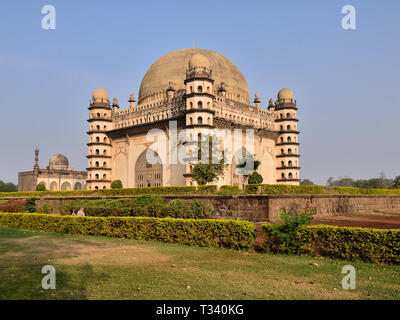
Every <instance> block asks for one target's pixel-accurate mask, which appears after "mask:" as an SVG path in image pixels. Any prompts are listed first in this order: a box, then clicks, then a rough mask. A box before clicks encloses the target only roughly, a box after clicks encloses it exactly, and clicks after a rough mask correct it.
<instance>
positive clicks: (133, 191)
mask: <svg viewBox="0 0 400 320" xmlns="http://www.w3.org/2000/svg"><path fill="white" fill-rule="evenodd" d="M217 190H218V188H217V186H214V185H210V186H208V185H207V186H178V187H148V188H126V189H99V190H74V191H40V192H39V191H32V192H0V197H18V198H22V197H75V196H104V197H106V196H135V195H143V194H159V195H168V194H170V195H185V194H186V195H191V194H215V193H216V192H217Z"/></svg>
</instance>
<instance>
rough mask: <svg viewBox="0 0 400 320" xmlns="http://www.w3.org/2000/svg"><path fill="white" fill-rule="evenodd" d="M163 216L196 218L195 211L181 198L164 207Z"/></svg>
mask: <svg viewBox="0 0 400 320" xmlns="http://www.w3.org/2000/svg"><path fill="white" fill-rule="evenodd" d="M163 217H171V218H184V219H187V218H189V219H191V218H194V213H193V210H192V208H191V207H190V206H189V205H188V204H186V203H185V202H183V201H181V200H179V199H175V200H172V201H170V202H169V203H168V204H167V205H166V206H165V207H164V208H163Z"/></svg>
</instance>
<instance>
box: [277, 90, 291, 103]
mask: <svg viewBox="0 0 400 320" xmlns="http://www.w3.org/2000/svg"><path fill="white" fill-rule="evenodd" d="M291 100H293V91H292V90H290V89H288V88H283V89H281V90H279V92H278V101H291Z"/></svg>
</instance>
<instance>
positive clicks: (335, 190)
mask: <svg viewBox="0 0 400 320" xmlns="http://www.w3.org/2000/svg"><path fill="white" fill-rule="evenodd" d="M245 193H247V194H277V195H283V194H354V195H400V189H362V188H352V187H325V186H291V185H277V184H248V185H246V186H245Z"/></svg>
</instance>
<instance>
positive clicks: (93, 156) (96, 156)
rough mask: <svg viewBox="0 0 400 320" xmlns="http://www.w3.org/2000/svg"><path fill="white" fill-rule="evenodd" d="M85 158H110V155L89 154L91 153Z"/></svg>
mask: <svg viewBox="0 0 400 320" xmlns="http://www.w3.org/2000/svg"><path fill="white" fill-rule="evenodd" d="M86 158H88V159H94V158H103V159H111V156H106V155H103V154H91V155H87V156H86Z"/></svg>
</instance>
